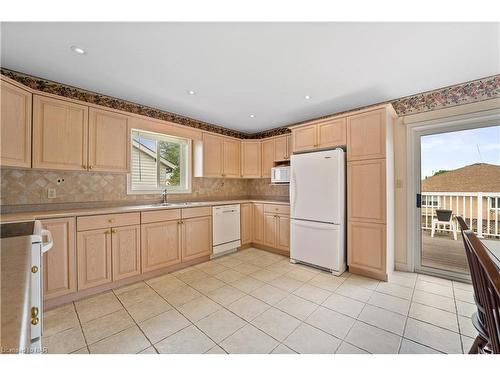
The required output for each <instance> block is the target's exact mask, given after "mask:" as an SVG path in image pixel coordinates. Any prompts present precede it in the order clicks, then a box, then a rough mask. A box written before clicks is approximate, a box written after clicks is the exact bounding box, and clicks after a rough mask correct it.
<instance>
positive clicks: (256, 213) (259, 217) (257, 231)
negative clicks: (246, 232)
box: [253, 203, 264, 244]
mask: <svg viewBox="0 0 500 375" xmlns="http://www.w3.org/2000/svg"><path fill="white" fill-rule="evenodd" d="M253 242H255V243H257V244H263V243H264V205H263V204H261V203H256V204H254V205H253Z"/></svg>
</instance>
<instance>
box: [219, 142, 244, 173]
mask: <svg viewBox="0 0 500 375" xmlns="http://www.w3.org/2000/svg"><path fill="white" fill-rule="evenodd" d="M223 155H224V167H223V171H222V176H223V177H229V178H239V177H241V171H240V141H238V140H235V139H227V138H224V141H223Z"/></svg>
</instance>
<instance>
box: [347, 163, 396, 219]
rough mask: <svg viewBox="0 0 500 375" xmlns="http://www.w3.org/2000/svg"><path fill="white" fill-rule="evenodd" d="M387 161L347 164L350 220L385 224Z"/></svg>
mask: <svg viewBox="0 0 500 375" xmlns="http://www.w3.org/2000/svg"><path fill="white" fill-rule="evenodd" d="M385 179H386V175H385V159H374V160H360V161H352V162H348V163H347V189H348V192H347V213H348V219H349V220H355V221H368V222H373V223H382V224H383V223H385V220H386V190H385V188H386V181H385Z"/></svg>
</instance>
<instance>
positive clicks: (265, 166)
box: [261, 139, 274, 178]
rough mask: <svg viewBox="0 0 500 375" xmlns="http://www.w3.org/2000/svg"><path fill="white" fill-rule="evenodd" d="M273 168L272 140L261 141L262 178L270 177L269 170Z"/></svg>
mask: <svg viewBox="0 0 500 375" xmlns="http://www.w3.org/2000/svg"><path fill="white" fill-rule="evenodd" d="M273 166H274V139H268V140H265V141H262V173H261V174H262V177H264V178H270V177H271V168H272V167H273Z"/></svg>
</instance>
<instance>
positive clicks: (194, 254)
mask: <svg viewBox="0 0 500 375" xmlns="http://www.w3.org/2000/svg"><path fill="white" fill-rule="evenodd" d="M181 246H182V251H181V259H182V261H183V262H186V261H190V260H193V259H196V258H200V257H202V256H209V255H211V254H212V217H211V216H202V217H193V218H189V219H182V220H181Z"/></svg>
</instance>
